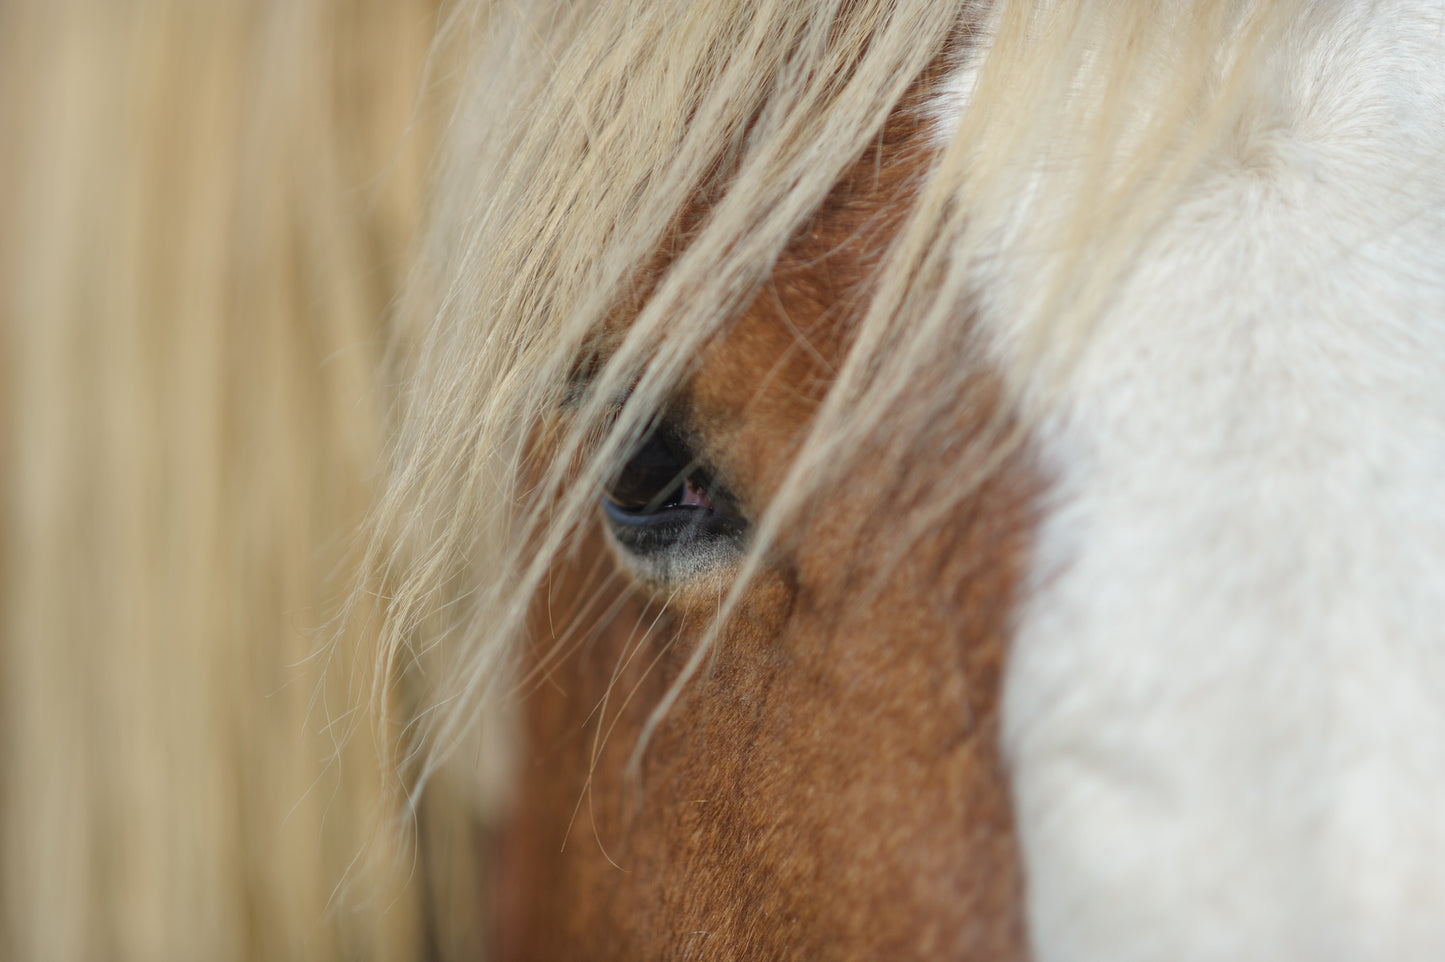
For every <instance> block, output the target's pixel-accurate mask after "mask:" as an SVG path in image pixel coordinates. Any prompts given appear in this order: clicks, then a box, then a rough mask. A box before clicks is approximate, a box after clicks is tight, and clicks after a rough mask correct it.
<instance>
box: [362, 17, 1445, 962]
mask: <svg viewBox="0 0 1445 962" xmlns="http://www.w3.org/2000/svg"><path fill="white" fill-rule="evenodd" d="M476 29H477V36H478V38H479V44H480V46H481V47H482V48H483V53H482V55H481V57H480V58H479V60H478V66H477V67H476V68H475V71H474V73H473V74H472V75H471V76H470V79H469V80H468V81H467V84H466V89H467V102H466V104H465V106H464V108H463V109H462V110H461V111H460V112H459V119H458V121H457V128H456V133H455V136H454V141H453V148H452V151H451V153H450V155H449V166H448V167H447V168H446V169H445V170H444V171H443V180H444V190H443V198H444V205H443V209H442V210H440V211H439V213H438V217H437V227H436V232H435V238H436V243H435V244H434V245H433V249H434V250H435V251H436V252H437V254H436V257H435V258H434V259H433V261H432V269H431V270H430V272H429V274H430V276H431V277H432V278H433V281H432V282H430V283H428V282H427V281H426V280H425V279H423V281H422V282H419V283H418V285H417V288H416V291H415V298H416V303H414V304H413V305H412V310H413V311H414V313H415V314H416V315H418V316H423V317H426V318H428V322H427V325H426V327H425V329H424V330H422V331H420V332H419V334H418V338H417V342H418V350H417V351H416V353H415V361H414V362H413V369H412V371H411V372H410V373H411V382H410V383H412V384H413V385H415V389H414V390H413V392H412V395H411V397H410V400H409V407H408V409H407V418H406V422H405V424H406V427H405V429H404V433H403V436H402V439H401V442H400V445H399V450H398V456H397V465H398V466H397V469H396V473H395V482H394V484H393V487H392V490H391V492H390V493H389V495H388V498H387V501H386V506H385V508H384V517H383V521H384V522H385V523H386V524H387V525H389V526H391V528H393V529H394V530H396V531H398V532H399V533H400V535H401V536H400V537H399V538H398V539H397V543H398V544H400V545H402V547H401V548H399V549H397V550H396V551H395V552H393V553H391V554H386V555H379V556H378V561H379V563H383V564H384V565H386V566H387V567H386V572H387V577H388V578H389V579H390V580H389V582H388V584H389V590H390V592H391V593H390V597H391V598H392V599H393V607H392V610H391V611H390V613H389V620H388V623H387V625H386V631H385V634H384V642H385V644H386V648H385V653H384V658H385V659H386V662H387V664H388V665H389V666H390V667H391V670H392V671H393V672H397V671H400V670H401V669H402V667H404V666H405V665H406V664H409V663H410V662H409V661H408V660H407V657H406V656H408V653H409V652H410V650H411V648H412V646H414V645H415V644H416V638H417V635H418V633H419V632H420V633H422V634H423V635H425V636H426V637H431V638H438V639H443V640H445V641H446V642H447V644H445V645H439V646H438V650H437V651H436V652H435V653H432V654H427V655H424V656H422V658H421V661H422V663H423V665H424V666H426V667H427V668H428V670H429V671H431V665H430V664H429V663H428V660H429V659H436V660H438V661H439V663H440V666H441V669H442V675H443V677H445V678H446V679H448V680H447V681H444V682H441V683H436V682H434V681H432V682H428V683H427V688H428V690H433V694H432V695H431V696H430V697H432V698H434V699H435V704H436V706H438V708H437V710H436V711H435V712H432V713H431V714H430V716H429V717H431V718H432V719H433V724H432V725H431V728H430V730H429V732H428V734H429V736H430V737H435V738H439V739H440V740H441V741H442V742H443V743H446V742H448V741H451V740H454V739H455V738H456V737H458V736H459V735H460V733H461V732H462V731H463V730H464V729H466V728H467V727H468V726H470V725H471V724H472V723H473V716H474V707H475V706H476V705H477V704H479V703H481V702H489V703H491V704H509V705H512V706H513V707H514V710H515V711H517V712H518V713H519V716H520V719H521V723H522V725H521V727H522V731H523V732H524V733H525V737H524V739H523V748H522V751H521V753H520V757H519V772H520V776H519V777H520V781H519V787H518V791H517V796H516V799H517V800H516V801H515V803H514V814H513V815H512V821H511V822H510V823H509V827H508V829H507V831H506V833H505V839H504V842H503V852H502V858H501V863H500V865H501V870H502V872H503V873H504V875H503V878H504V881H503V883H502V884H503V887H504V898H503V903H504V905H503V938H504V941H506V942H507V943H508V944H509V946H510V949H509V951H510V952H512V953H514V954H515V955H516V956H518V957H528V958H565V957H581V956H586V957H599V958H637V957H667V958H672V957H682V958H686V957H691V956H693V955H696V956H697V957H720V958H774V957H788V958H817V957H830V958H831V957H837V958H853V957H860V958H861V957H882V958H978V959H1003V958H1010V957H1017V956H1021V955H1023V954H1025V953H1026V952H1027V951H1032V952H1033V953H1034V954H1035V955H1037V956H1038V957H1041V958H1046V959H1076V958H1077V959H1110V960H1118V959H1140V960H1143V959H1157V958H1166V957H1167V958H1198V959H1253V958H1257V959H1279V958H1333V957H1338V958H1357V959H1365V958H1382V957H1390V958H1432V957H1437V956H1438V955H1439V952H1440V951H1445V921H1442V919H1445V916H1442V915H1440V914H1439V913H1438V912H1435V911H1433V910H1432V909H1431V906H1433V905H1438V903H1439V899H1440V897H1441V896H1442V895H1445V868H1442V867H1441V866H1442V865H1445V860H1442V859H1441V858H1440V857H1439V856H1440V855H1441V854H1442V853H1445V821H1442V820H1441V819H1439V818H1438V817H1437V816H1436V814H1435V812H1434V811H1433V809H1434V804H1433V802H1434V800H1435V799H1437V798H1439V797H1442V795H1445V754H1442V753H1445V711H1442V709H1441V708H1440V706H1439V699H1438V698H1437V697H1436V694H1437V693H1438V692H1439V691H1440V686H1441V685H1442V683H1445V664H1442V663H1441V656H1440V654H1439V653H1438V646H1439V642H1440V641H1441V640H1442V639H1441V632H1442V629H1441V625H1445V593H1442V592H1440V591H1439V590H1438V582H1437V579H1438V577H1439V575H1440V574H1442V573H1445V572H1442V570H1441V569H1442V565H1445V561H1442V552H1441V549H1442V547H1445V513H1442V509H1441V508H1440V507H1439V499H1438V497H1437V496H1436V492H1438V491H1439V490H1441V482H1445V447H1442V445H1445V440H1442V439H1445V434H1442V431H1441V425H1442V423H1445V420H1442V418H1445V392H1442V390H1441V389H1440V386H1439V385H1440V378H1439V376H1438V372H1439V370H1440V364H1441V362H1442V360H1445V328H1442V320H1445V256H1442V252H1445V243H1442V239H1445V162H1442V160H1441V158H1445V127H1442V125H1441V123H1440V121H1439V118H1440V117H1442V116H1445V74H1442V69H1445V68H1442V66H1441V65H1442V64H1445V42H1442V37H1445V11H1442V10H1441V9H1440V7H1439V6H1438V5H1431V4H1427V3H1413V2H1405V0H1399V2H1388V3H1380V4H1376V5H1374V6H1372V7H1371V8H1370V9H1369V10H1362V9H1359V8H1356V7H1349V6H1346V5H1306V4H1302V3H1282V4H1269V5H1254V4H1234V3H1199V4H1193V5H1189V4H1185V5H1172V6H1170V7H1168V8H1167V9H1163V8H1161V9H1153V7H1152V6H1150V5H1142V4H1141V5H1131V4H1124V5H1120V4H1114V3H1108V2H1102V0H1101V2H1097V3H1096V2H1083V3H1078V4H1063V5H1053V4H1038V3H1026V2H1019V3H1011V2H1001V3H998V4H996V5H991V6H990V5H980V4H975V3H971V2H958V3H943V4H940V3H936V2H931V0H897V2H881V0H880V2H866V0H864V2H846V3H845V2H839V3H797V2H783V0H775V2H762V3H756V4H742V5H738V6H737V7H736V8H735V7H734V6H733V5H722V7H719V6H717V5H709V4H697V5H688V4H677V3H674V2H671V0H666V2H663V0H659V2H657V3H639V2H638V0H617V2H615V3H614V2H606V0H603V2H599V3H595V4H570V3H569V4H549V3H538V4H534V5H532V6H531V7H529V8H527V10H525V11H524V12H520V13H515V14H506V15H504V14H501V13H494V14H493V15H492V17H491V20H490V21H489V22H487V23H485V24H482V25H481V26H480V27H476ZM431 673H432V675H433V678H434V677H435V674H436V673H435V672H434V671H432V672H431ZM434 689H439V690H434Z"/></svg>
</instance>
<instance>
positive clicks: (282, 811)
mask: <svg viewBox="0 0 1445 962" xmlns="http://www.w3.org/2000/svg"><path fill="white" fill-rule="evenodd" d="M437 8H438V2H437V0H0V458H3V462H0V463H3V465H4V468H3V470H0V498H3V502H0V503H3V506H4V508H3V512H4V513H3V528H0V860H3V861H0V866H3V867H0V957H3V958H5V959H11V960H17V962H20V960H104V959H114V960H137V962H140V960H145V962H156V960H169V959H177V960H180V959H184V960H195V962H224V960H250V959H267V960H273V959H306V960H329V959H387V960H406V959H419V958H453V957H460V956H463V955H470V954H471V953H472V952H474V951H475V950H476V947H477V945H478V941H477V938H478V937H477V934H476V932H475V931H474V929H475V928H476V922H475V918H476V917H477V916H478V915H479V913H478V912H476V911H474V908H475V906H473V905H470V904H467V901H468V900H469V899H470V898H471V897H472V896H471V894H469V893H473V892H474V887H473V886H471V884H470V880H469V879H467V878H461V879H457V878H455V877H454V876H455V873H456V872H459V871H460V872H463V873H464V874H465V871H466V870H465V868H464V867H458V866H465V863H466V862H467V858H466V853H467V852H468V851H470V850H472V847H473V846H474V845H475V844H476V838H475V837H474V836H473V835H472V834H470V833H472V832H473V831H474V828H473V826H471V825H470V824H469V822H468V821H467V820H466V819H465V818H463V817H461V816H456V817H454V818H453V817H451V816H450V814H449V813H447V812H439V813H436V814H434V815H433V817H431V818H430V819H429V820H428V821H427V822H426V823H425V825H424V828H423V831H422V837H421V839H420V841H421V843H422V844H421V845H420V846H419V848H418V849H417V850H416V851H412V850H411V849H409V848H407V847H405V846H398V847H397V848H396V850H395V852H394V853H393V856H394V857H388V856H387V853H386V846H387V842H386V841H385V840H384V839H383V840H382V841H381V842H378V839H377V826H378V825H379V824H383V823H384V819H381V818H379V814H380V813H381V812H383V811H384V806H385V805H386V799H385V779H384V777H383V775H384V773H383V772H382V771H381V770H380V766H379V763H378V761H377V757H378V755H377V752H376V746H375V744H374V741H373V740H374V737H375V733H374V732H373V731H371V729H370V728H369V726H368V723H367V722H366V721H365V720H363V719H358V718H356V717H355V716H354V715H353V714H349V713H348V706H350V705H353V704H356V703H357V702H358V701H360V700H361V699H359V698H358V694H359V693H364V691H365V689H366V687H367V686H368V685H369V683H370V682H369V679H368V677H367V673H366V670H365V666H366V665H367V664H368V661H367V659H368V655H367V654H365V653H362V649H363V648H364V644H363V642H364V639H360V638H352V637H346V636H343V637H342V638H341V639H340V644H339V646H338V647H337V648H336V649H335V650H334V652H333V653H332V655H331V656H330V657H320V656H318V655H317V652H318V650H321V649H323V648H324V642H325V641H326V640H327V639H328V636H329V633H330V631H331V626H330V624H329V622H328V619H329V618H331V617H332V615H334V613H335V611H336V609H337V605H338V601H339V599H340V598H341V597H342V596H344V594H345V592H346V591H347V589H348V588H349V587H350V585H349V582H348V577H349V574H350V573H349V571H348V569H347V566H348V564H349V563H350V562H349V560H348V559H350V558H352V556H353V551H352V549H353V547H354V546H353V544H351V537H352V534H353V533H354V532H355V531H356V529H357V527H358V525H359V524H360V522H361V519H362V517H363V515H364V514H365V512H366V509H367V506H368V504H369V502H370V500H371V497H372V492H371V490H370V488H371V486H372V485H373V484H375V483H377V480H378V479H377V474H378V470H379V469H378V467H377V465H378V463H379V460H380V452H381V448H382V444H383V439H384V434H385V418H386V413H387V412H386V410H385V401H384V399H383V398H382V397H381V396H380V392H379V391H378V388H377V381H376V378H377V372H378V370H380V369H382V366H383V363H384V356H385V351H386V335H385V329H386V324H385V320H386V316H387V311H388V305H389V304H390V303H391V302H392V300H393V298H394V297H395V296H396V291H397V289H398V288H399V286H400V284H401V281H402V275H403V273H404V272H405V270H406V267H405V265H406V263H407V260H408V254H407V252H408V248H409V246H410V244H411V239H412V235H413V232H414V228H415V226H416V222H417V220H418V218H419V215H420V210H421V207H422V202H423V200H422V198H423V188H424V182H425V179H426V177H425V175H426V167H427V163H428V158H429V157H430V155H431V152H432V147H433V144H432V141H433V140H434V135H435V128H436V127H437V123H436V117H437V116H438V109H437V107H436V102H437V101H438V100H439V99H440V98H438V97H435V96H434V94H435V91H436V88H437V87H438V86H439V85H440V84H441V83H442V82H443V80H438V77H442V78H443V79H444V77H445V71H444V70H437V69H429V61H430V57H431V56H432V38H433V36H434V34H435V33H436V31H437V18H438V15H439V11H438V9H437ZM431 66H432V68H435V65H434V64H432V65H431ZM428 78H430V79H428ZM352 651H355V652H357V653H358V657H357V658H356V659H355V661H354V662H353V661H352V659H351V658H350V653H351V652H352ZM438 804H440V803H438ZM442 807H444V806H442ZM437 853H453V854H456V855H458V856H460V857H458V858H453V859H450V860H448V859H439V858H438V856H437ZM473 861H475V859H473ZM443 876H445V877H448V878H449V879H450V882H451V883H452V884H448V885H442V886H438V885H436V884H433V882H434V881H435V879H436V878H439V877H443ZM443 891H444V892H449V893H451V895H449V896H446V897H443V896H439V895H437V894H436V893H438V892H443ZM477 897H478V898H480V896H477ZM448 898H456V899H461V903H460V904H457V903H451V904H448V901H447V900H448Z"/></svg>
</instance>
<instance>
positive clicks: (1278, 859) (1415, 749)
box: [985, 2, 1445, 962]
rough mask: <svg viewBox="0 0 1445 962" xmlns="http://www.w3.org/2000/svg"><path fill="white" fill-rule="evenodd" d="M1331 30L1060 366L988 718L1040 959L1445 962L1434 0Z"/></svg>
mask: <svg viewBox="0 0 1445 962" xmlns="http://www.w3.org/2000/svg"><path fill="white" fill-rule="evenodd" d="M1326 33H1327V35H1325V36H1304V35H1301V36H1298V37H1294V38H1292V43H1291V44H1289V45H1286V46H1285V47H1284V48H1282V50H1281V52H1280V54H1279V57H1280V58H1281V64H1280V67H1279V73H1278V74H1276V77H1277V78H1278V80H1279V89H1278V91H1277V92H1276V96H1275V97H1274V99H1273V101H1272V111H1273V113H1274V116H1272V117H1271V118H1270V120H1269V123H1268V124H1267V125H1264V126H1262V127H1261V128H1260V130H1259V131H1258V132H1257V135H1256V136H1255V139H1254V141H1253V144H1252V151H1251V154H1250V156H1249V158H1248V162H1247V163H1246V162H1245V161H1244V160H1243V159H1242V160H1241V163H1240V165H1239V167H1238V169H1237V170H1230V169H1223V170H1219V171H1216V172H1214V173H1213V174H1212V175H1211V177H1210V179H1209V180H1208V182H1207V183H1204V184H1201V185H1199V186H1198V189H1197V190H1193V191H1192V192H1191V193H1190V194H1189V200H1188V202H1187V203H1185V204H1184V205H1182V206H1181V207H1180V208H1179V209H1178V210H1176V211H1174V212H1173V213H1172V215H1171V216H1170V218H1169V220H1168V222H1167V223H1166V225H1165V227H1164V229H1163V231H1162V232H1161V233H1160V234H1159V235H1158V236H1157V238H1156V239H1155V240H1154V241H1153V242H1152V243H1151V244H1150V246H1149V249H1148V250H1147V251H1146V252H1145V254H1144V255H1143V256H1142V257H1141V258H1140V259H1139V260H1138V261H1136V262H1135V263H1134V264H1133V265H1132V266H1131V271H1130V277H1129V280H1128V281H1127V283H1126V285H1125V287H1124V289H1123V290H1122V292H1121V294H1120V297H1119V298H1118V299H1117V300H1116V301H1114V302H1113V304H1112V307H1111V309H1110V311H1109V313H1108V316H1107V317H1106V318H1105V319H1104V321H1103V323H1102V324H1101V326H1100V327H1099V328H1098V329H1097V330H1096V331H1095V332H1094V333H1093V334H1092V335H1091V337H1090V339H1089V341H1088V344H1087V348H1086V350H1085V353H1084V354H1083V356H1082V357H1081V358H1080V363H1079V366H1078V368H1077V369H1076V372H1075V376H1074V377H1073V378H1072V379H1070V380H1069V381H1068V382H1067V383H1065V384H1063V385H1049V386H1048V393H1047V396H1048V397H1050V398H1051V399H1052V400H1051V402H1050V408H1049V410H1048V412H1047V416H1046V419H1045V422H1044V425H1043V430H1042V432H1041V434H1040V447H1041V450H1042V451H1043V454H1044V457H1045V459H1046V461H1047V467H1048V469H1049V470H1050V471H1052V472H1054V475H1053V477H1054V480H1055V482H1056V486H1055V489H1054V491H1053V494H1052V497H1051V499H1050V501H1049V504H1048V505H1047V509H1046V513H1045V520H1044V522H1043V524H1042V530H1041V534H1040V536H1039V541H1038V554H1037V558H1036V567H1035V571H1034V583H1033V585H1032V587H1031V588H1030V590H1029V592H1028V594H1027V600H1026V602H1025V604H1024V605H1023V607H1022V609H1021V610H1020V612H1019V613H1018V622H1017V628H1016V635H1015V640H1014V647H1013V650H1012V656H1011V662H1010V665H1009V669H1008V674H1007V680H1006V691H1005V733H1004V740H1005V748H1006V752H1007V754H1008V756H1009V758H1010V760H1011V764H1012V766H1013V769H1012V771H1013V777H1014V790H1015V793H1016V795H1015V797H1016V800H1017V806H1018V816H1019V817H1018V824H1019V830H1020V833H1021V836H1022V845H1023V852H1024V859H1025V863H1026V871H1027V877H1028V895H1027V898H1028V916H1029V924H1030V934H1031V939H1032V942H1033V947H1034V951H1035V953H1036V955H1037V957H1038V958H1039V959H1040V960H1042V962H1074V960H1079V962H1083V960H1090V962H1143V960H1170V962H1183V960H1199V962H1203V960H1210V962H1226V960H1227V962H1248V960H1261V962H1263V960H1270V962H1279V960H1311V962H1313V960H1356V962H1366V960H1387V959H1388V960H1391V962H1406V960H1420V962H1424V960H1440V959H1445V8H1442V6H1441V4H1439V3H1418V2H1415V3H1406V2H1391V3H1376V4H1366V3H1356V4H1352V5H1344V8H1343V11H1342V12H1341V13H1339V15H1338V16H1337V17H1336V18H1335V19H1334V21H1333V22H1332V24H1331V26H1330V29H1329V30H1328V31H1327V32H1326ZM1002 261H1003V263H1004V265H1005V266H1004V267H1003V268H1002V270H1003V274H1004V276H1003V281H1002V283H1003V284H1004V288H1005V289H1004V291H1003V292H1002V294H1001V295H1000V296H999V297H998V298H997V299H995V300H994V301H991V303H992V304H993V305H994V309H992V310H991V311H989V312H986V313H985V322H986V323H988V324H989V325H991V327H992V330H993V333H994V334H995V335H996V336H997V338H998V342H999V343H1000V344H1001V345H1004V350H1005V351H1006V350H1007V346H1008V345H1010V344H1016V343H1018V342H1019V341H1020V338H1021V335H1022V333H1023V332H1021V331H1019V330H1017V329H1016V327H1015V325H1014V322H1013V318H1011V317H1010V312H1009V311H1008V310H1007V304H1008V302H1009V297H1010V293H1009V284H1010V281H1012V283H1013V284H1015V285H1016V286H1017V290H1018V292H1019V294H1018V296H1019V297H1024V296H1026V295H1025V294H1024V293H1023V292H1024V291H1025V289H1026V288H1027V286H1028V284H1029V283H1030V278H1029V276H1028V274H1027V271H1026V269H1025V268H1024V267H1023V266H1022V265H1023V263H1024V259H1023V258H1019V260H1018V270H1017V275H1016V276H1013V277H1012V278H1010V277H1009V273H1008V272H1009V266H1008V265H1009V252H1007V251H1005V252H1004V256H1003V258H1002Z"/></svg>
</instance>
